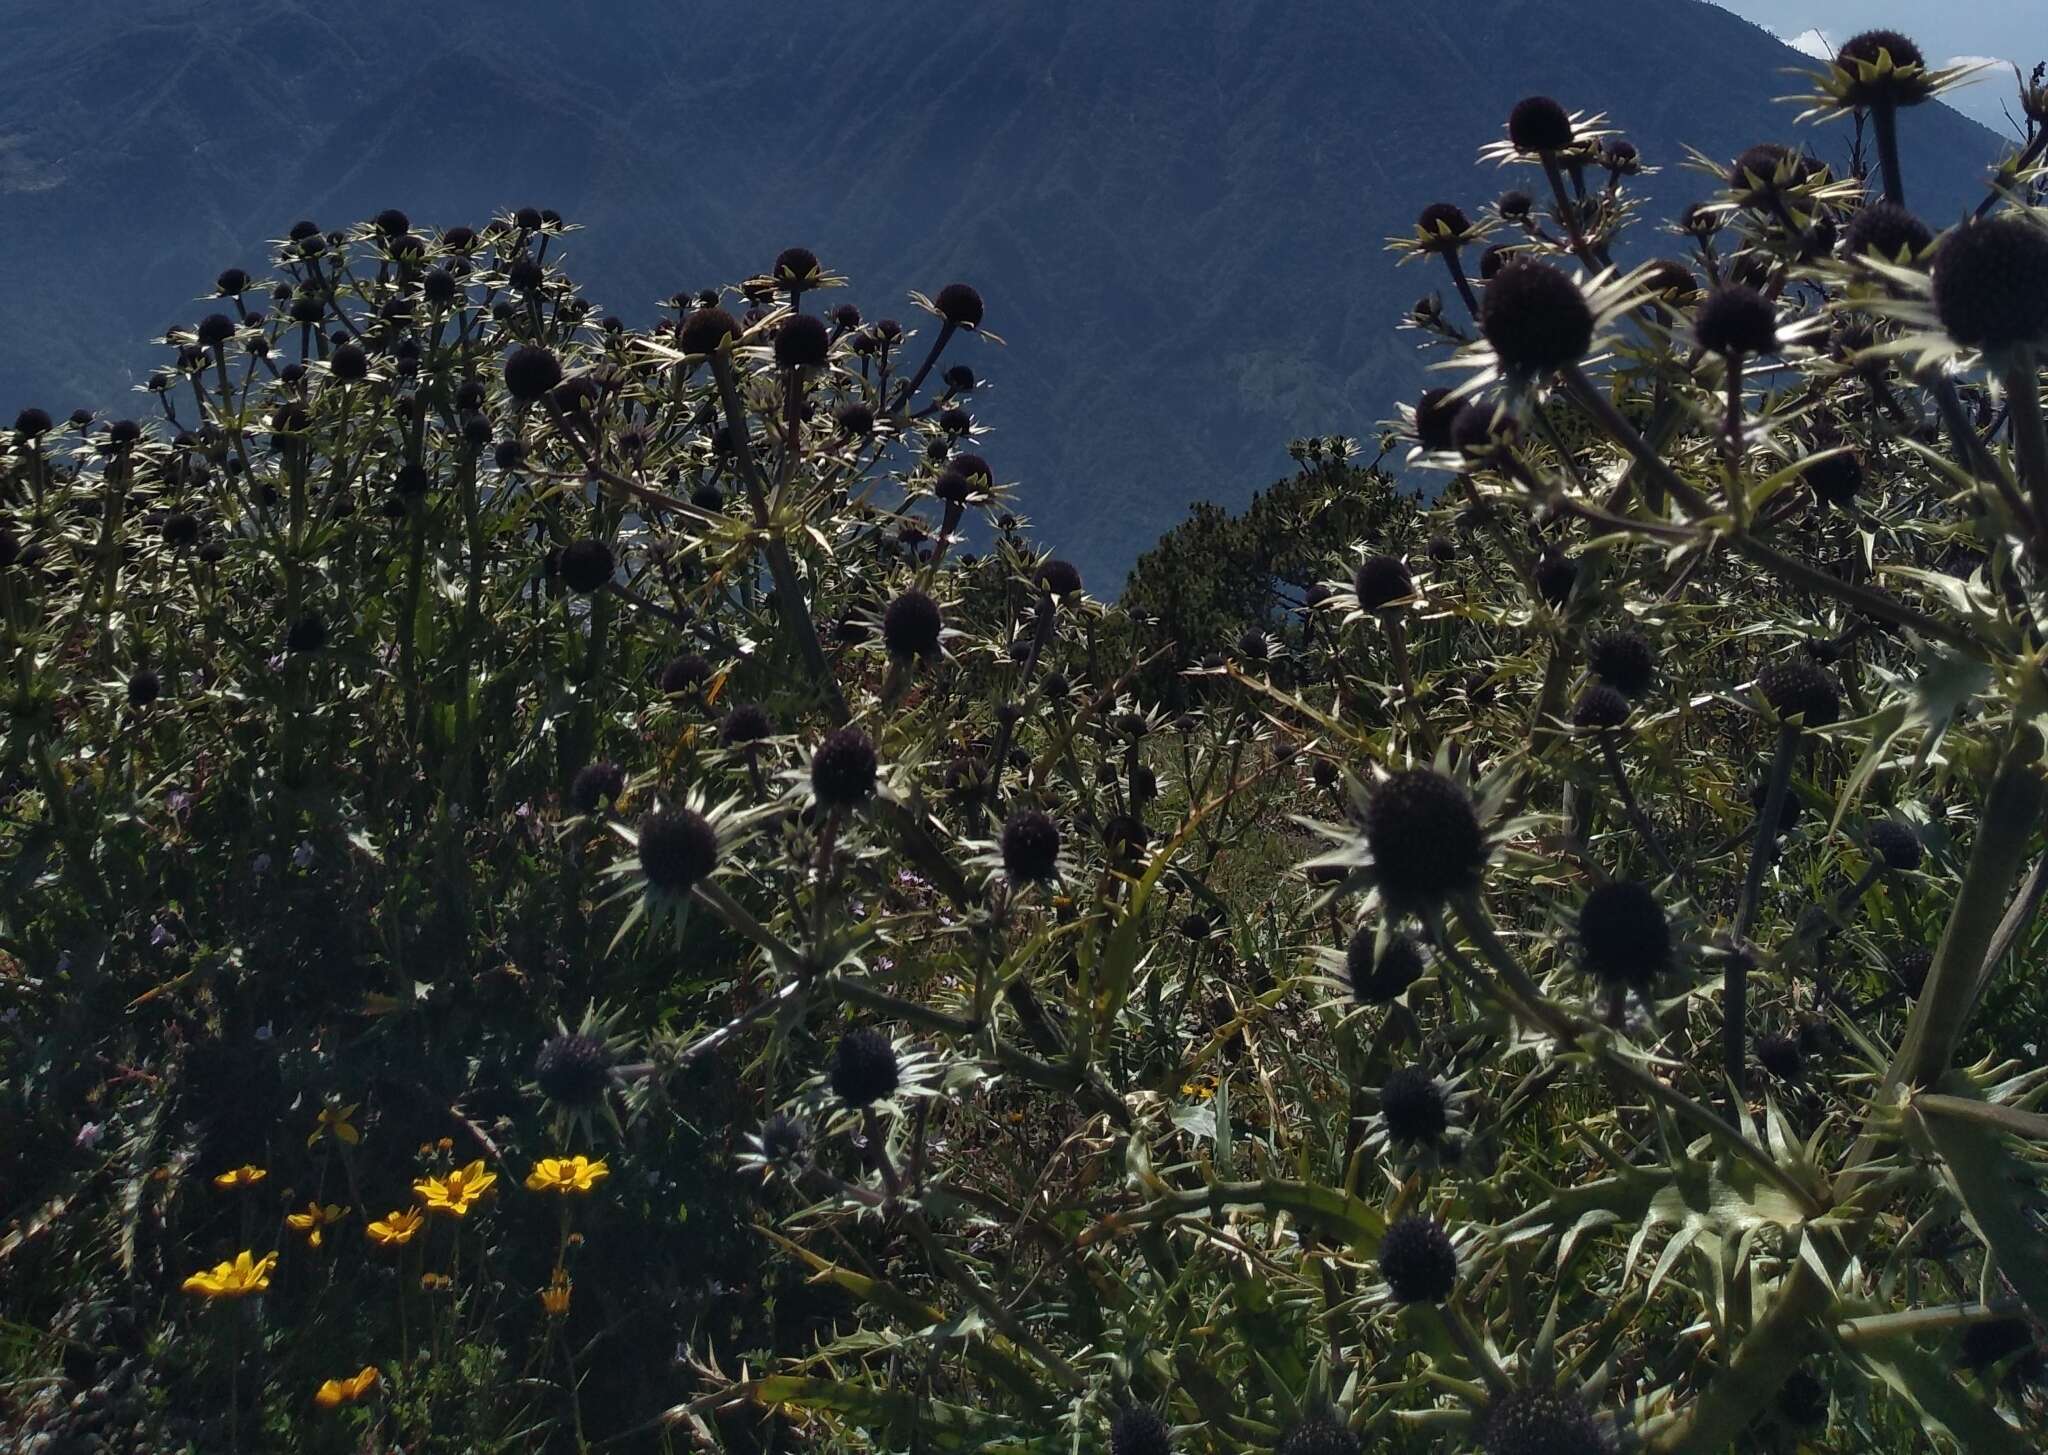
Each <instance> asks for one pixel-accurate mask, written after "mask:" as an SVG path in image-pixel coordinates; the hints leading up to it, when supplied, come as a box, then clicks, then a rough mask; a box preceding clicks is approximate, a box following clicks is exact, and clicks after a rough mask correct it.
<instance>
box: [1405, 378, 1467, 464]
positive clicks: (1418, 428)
mask: <svg viewBox="0 0 2048 1455" xmlns="http://www.w3.org/2000/svg"><path fill="white" fill-rule="evenodd" d="M1463 404H1464V401H1463V400H1459V399H1453V398H1452V397H1451V391H1450V390H1448V389H1425V390H1423V391H1422V397H1421V398H1420V399H1418V400H1416V401H1415V438H1416V439H1417V440H1418V441H1419V442H1420V443H1421V445H1422V447H1423V448H1424V449H1425V450H1447V449H1449V448H1450V447H1451V421H1452V420H1454V419H1456V418H1457V417H1458V411H1459V409H1460V408H1462V407H1463Z"/></svg>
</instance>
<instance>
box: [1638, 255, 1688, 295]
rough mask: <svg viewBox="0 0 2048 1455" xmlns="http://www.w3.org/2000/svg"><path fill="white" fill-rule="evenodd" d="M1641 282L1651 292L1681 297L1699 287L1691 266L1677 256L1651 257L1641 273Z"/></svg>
mask: <svg viewBox="0 0 2048 1455" xmlns="http://www.w3.org/2000/svg"><path fill="white" fill-rule="evenodd" d="M1643 283H1644V285H1645V286H1646V287H1648V288H1649V289H1650V291H1651V292H1653V293H1658V294H1661V295H1663V296H1665V297H1668V298H1682V297H1684V296H1685V295H1687V294H1689V293H1691V292H1692V291H1693V290H1694V289H1696V288H1698V287H1699V279H1698V278H1696V277H1694V276H1693V271H1692V269H1691V268H1689V267H1687V266H1686V265H1685V264H1684V263H1682V262H1680V261H1679V260H1678V259H1677V258H1653V259H1652V260H1651V261H1650V263H1649V265H1648V269H1647V271H1645V273H1644V274H1643Z"/></svg>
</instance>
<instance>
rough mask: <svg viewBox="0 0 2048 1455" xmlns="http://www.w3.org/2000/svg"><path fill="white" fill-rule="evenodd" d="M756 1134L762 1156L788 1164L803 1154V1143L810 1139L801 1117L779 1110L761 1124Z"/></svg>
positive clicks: (774, 1161) (781, 1163) (780, 1163)
mask: <svg viewBox="0 0 2048 1455" xmlns="http://www.w3.org/2000/svg"><path fill="white" fill-rule="evenodd" d="M756 1136H757V1140H758V1141H759V1142H760V1144H761V1155H762V1157H763V1158H765V1159H766V1160H767V1161H769V1162H773V1163H776V1164H778V1165H782V1166H788V1165H790V1164H792V1163H794V1162H795V1161H796V1160H797V1159H798V1158H800V1157H802V1156H803V1154H804V1145H805V1143H807V1142H808V1141H809V1140H810V1128H808V1127H806V1126H805V1125H804V1124H803V1121H802V1119H801V1118H798V1117H793V1116H791V1115H790V1114H789V1113H788V1112H786V1111H779V1112H777V1113H775V1115H774V1116H772V1117H770V1118H768V1120H767V1121H765V1122H763V1123H762V1124H761V1130H760V1132H759V1133H757V1134H756Z"/></svg>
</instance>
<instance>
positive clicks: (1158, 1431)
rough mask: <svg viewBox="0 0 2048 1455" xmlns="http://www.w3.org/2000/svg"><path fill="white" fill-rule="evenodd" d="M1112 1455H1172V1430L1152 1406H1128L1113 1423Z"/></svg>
mask: <svg viewBox="0 0 2048 1455" xmlns="http://www.w3.org/2000/svg"><path fill="white" fill-rule="evenodd" d="M1109 1455H1173V1431H1172V1430H1171V1429H1170V1428H1169V1427H1168V1425H1167V1423H1166V1421H1165V1420H1163V1419H1161V1418H1160V1417H1159V1412H1158V1411H1157V1410H1155V1409H1153V1408H1152V1407H1151V1406H1150V1405H1142V1404H1134V1405H1127V1406H1125V1407H1124V1408H1123V1409H1121V1410H1118V1411H1117V1415H1116V1418H1115V1419H1114V1420H1111V1421H1110V1424H1109Z"/></svg>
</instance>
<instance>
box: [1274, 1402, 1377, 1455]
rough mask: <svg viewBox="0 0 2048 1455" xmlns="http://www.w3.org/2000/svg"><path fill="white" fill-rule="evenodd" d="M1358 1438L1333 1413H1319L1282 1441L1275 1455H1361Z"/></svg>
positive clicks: (1281, 1439) (1297, 1427) (1312, 1415)
mask: <svg viewBox="0 0 2048 1455" xmlns="http://www.w3.org/2000/svg"><path fill="white" fill-rule="evenodd" d="M1359 1448H1360V1447H1359V1443H1358V1436H1356V1435H1354V1434H1352V1433H1351V1430H1350V1428H1349V1427H1348V1426H1347V1425H1345V1423H1344V1421H1343V1420H1341V1419H1339V1418H1338V1417H1337V1414H1336V1412H1335V1411H1333V1410H1327V1409H1325V1410H1317V1411H1314V1412H1312V1413H1310V1414H1307V1415H1304V1416H1303V1417H1302V1419H1301V1420H1300V1422H1299V1423H1297V1424H1296V1425H1295V1426H1294V1427H1293V1428H1292V1429H1290V1430H1288V1432H1287V1433H1286V1434H1284V1435H1282V1436H1281V1437H1280V1443H1279V1444H1277V1445H1275V1446H1274V1447H1273V1455H1359Z"/></svg>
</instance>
